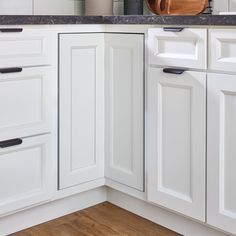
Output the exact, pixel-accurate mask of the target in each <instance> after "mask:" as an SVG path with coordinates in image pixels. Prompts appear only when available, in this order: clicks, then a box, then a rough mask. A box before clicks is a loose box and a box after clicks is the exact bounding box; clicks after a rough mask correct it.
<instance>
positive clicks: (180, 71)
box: [163, 68, 186, 75]
mask: <svg viewBox="0 0 236 236" xmlns="http://www.w3.org/2000/svg"><path fill="white" fill-rule="evenodd" d="M185 71H186V70H185V69H176V68H164V69H163V72H164V73H168V74H175V75H182V74H183V73H184V72H185Z"/></svg>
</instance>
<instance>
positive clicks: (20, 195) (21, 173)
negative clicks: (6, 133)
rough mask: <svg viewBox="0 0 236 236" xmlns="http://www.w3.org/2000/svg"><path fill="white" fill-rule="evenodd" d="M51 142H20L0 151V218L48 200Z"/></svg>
mask: <svg viewBox="0 0 236 236" xmlns="http://www.w3.org/2000/svg"><path fill="white" fill-rule="evenodd" d="M50 138H51V137H50V135H42V136H38V137H33V138H26V139H23V140H22V144H20V145H17V146H11V147H7V148H1V147H0V189H1V193H0V215H3V214H6V213H9V212H12V211H16V210H18V209H22V208H24V207H28V206H31V205H34V204H38V203H40V202H43V201H47V200H49V199H50V198H51V196H52V190H53V187H52V184H53V182H52V179H53V178H52V169H53V166H52V155H51V144H50ZM0 146H1V143H0Z"/></svg>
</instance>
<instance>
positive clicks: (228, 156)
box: [207, 74, 236, 235]
mask: <svg viewBox="0 0 236 236" xmlns="http://www.w3.org/2000/svg"><path fill="white" fill-rule="evenodd" d="M235 121H236V77H235V75H224V74H208V132H207V133H208V146H207V160H208V162H207V179H208V185H207V186H208V187H207V223H208V224H210V225H213V226H215V227H217V228H220V229H222V230H225V231H227V232H230V233H232V234H234V235H235V234H236V188H235V186H236V171H235V166H236V158H235V157H236V125H235V123H236V122H235Z"/></svg>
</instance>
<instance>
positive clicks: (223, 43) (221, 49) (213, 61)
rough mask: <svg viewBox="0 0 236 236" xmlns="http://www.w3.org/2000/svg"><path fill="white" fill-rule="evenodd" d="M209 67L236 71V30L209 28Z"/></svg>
mask: <svg viewBox="0 0 236 236" xmlns="http://www.w3.org/2000/svg"><path fill="white" fill-rule="evenodd" d="M209 45H210V47H209V68H210V69H212V70H221V71H232V72H235V71H236V30H233V29H223V30H222V29H213V30H209Z"/></svg>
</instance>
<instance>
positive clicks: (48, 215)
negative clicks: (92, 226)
mask: <svg viewBox="0 0 236 236" xmlns="http://www.w3.org/2000/svg"><path fill="white" fill-rule="evenodd" d="M106 200H107V192H106V187H100V188H97V189H93V190H90V191H87V192H83V193H80V194H77V195H73V196H71V197H67V198H63V199H60V200H57V201H53V202H50V203H47V204H44V205H41V206H37V207H34V208H31V209H28V210H25V211H22V212H18V213H16V214H14V215H10V216H6V217H3V218H1V219H0V236H5V235H8V234H11V233H14V232H17V231H20V230H22V229H26V228H29V227H32V226H35V225H38V224H41V223H44V222H47V221H49V220H52V219H55V218H58V217H61V216H64V215H67V214H70V213H73V212H76V211H79V210H81V209H84V208H87V207H90V206H94V205H96V204H99V203H101V202H105V201H106Z"/></svg>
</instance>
